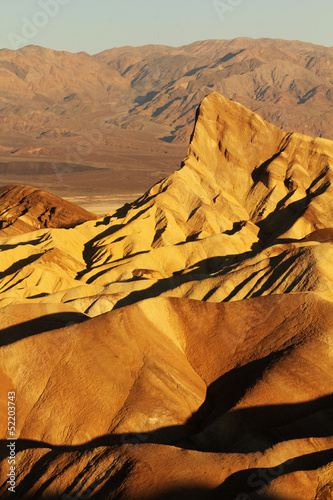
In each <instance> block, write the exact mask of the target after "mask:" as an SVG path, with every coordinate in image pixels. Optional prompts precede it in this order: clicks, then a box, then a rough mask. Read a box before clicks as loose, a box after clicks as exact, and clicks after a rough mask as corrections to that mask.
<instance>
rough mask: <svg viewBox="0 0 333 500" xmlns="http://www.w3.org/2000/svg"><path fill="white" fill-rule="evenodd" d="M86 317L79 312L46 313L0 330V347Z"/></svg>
mask: <svg viewBox="0 0 333 500" xmlns="http://www.w3.org/2000/svg"><path fill="white" fill-rule="evenodd" d="M88 319H90V318H88V317H87V316H85V315H84V314H82V313H80V312H77V313H76V312H60V313H54V314H47V315H45V316H41V317H40V318H36V319H31V320H29V321H24V322H23V323H19V324H17V325H13V326H9V327H8V328H3V329H2V330H0V347H3V346H6V345H9V344H13V343H14V342H17V341H18V340H22V339H25V338H28V337H33V336H34V335H37V334H39V333H43V332H49V331H51V330H58V329H59V328H64V327H65V326H69V325H72V324H75V323H83V322H84V321H87V320H88Z"/></svg>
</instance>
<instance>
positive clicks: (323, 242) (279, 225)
mask: <svg viewBox="0 0 333 500" xmlns="http://www.w3.org/2000/svg"><path fill="white" fill-rule="evenodd" d="M132 64H133V63H132ZM332 167H333V142H332V141H331V140H329V139H324V138H318V137H317V138H311V137H309V136H307V135H302V134H300V133H298V132H286V131H283V130H281V129H280V128H278V127H276V126H275V125H273V124H270V123H268V122H267V121H265V120H264V119H263V118H262V117H261V116H260V115H258V114H257V113H254V112H253V111H251V110H250V109H248V108H246V107H245V106H243V105H242V104H240V103H238V102H235V101H231V100H229V99H227V98H226V97H224V96H222V95H221V94H219V93H217V92H212V93H210V94H209V95H207V96H206V97H205V98H204V99H203V100H202V102H201V104H200V106H199V107H198V109H197V110H196V113H195V126H194V129H193V131H192V134H191V139H190V144H189V146H188V150H187V155H186V156H185V158H184V160H183V161H182V163H181V166H180V168H179V169H178V170H176V171H175V172H174V173H172V174H171V175H169V176H168V177H166V178H164V179H162V180H161V181H159V182H158V183H156V184H155V185H153V186H152V187H151V188H150V189H149V190H148V191H146V193H145V194H144V195H142V196H141V197H139V198H137V199H136V200H135V201H133V202H131V203H127V204H125V205H124V206H123V207H121V208H119V209H117V210H112V211H110V212H109V213H108V214H107V215H106V216H104V217H101V218H98V219H96V217H95V216H94V215H93V214H89V213H87V212H85V213H84V214H83V213H82V212H81V213H80V214H79V212H78V210H76V209H75V207H73V206H72V205H66V207H64V205H63V204H62V201H61V200H59V199H58V198H55V197H51V196H50V197H49V196H48V194H47V193H45V192H42V193H40V192H36V190H34V188H30V187H28V186H26V187H23V186H16V187H15V186H11V187H10V188H7V189H6V190H5V196H6V198H5V202H4V203H8V197H10V195H11V193H12V196H15V206H16V207H17V208H16V209H15V214H16V215H15V218H14V219H11V218H9V219H8V220H7V224H6V228H5V229H6V230H7V233H5V235H4V236H3V237H2V238H0V246H1V252H0V265H1V273H0V307H1V308H0V315H1V320H2V330H1V348H0V375H1V381H2V383H1V390H2V392H1V393H0V403H1V405H0V408H1V419H0V422H1V427H0V430H1V439H2V441H1V443H2V444H3V445H4V444H5V443H6V437H7V393H8V391H13V390H15V391H16V393H17V429H16V433H17V434H16V437H17V438H18V440H17V443H16V447H17V470H18V475H17V477H16V493H17V495H18V496H19V498H22V499H23V500H24V499H27V500H28V499H32V498H49V499H51V498H62V499H66V498H67V499H68V498H91V499H115V498H123V499H126V500H138V499H147V500H148V499H167V498H175V499H177V498H179V499H183V498H189V499H193V498H197V499H204V498H212V499H213V498H216V499H217V498H223V499H226V500H229V499H230V500H235V499H237V500H244V499H247V500H248V499H266V500H268V499H271V500H272V499H283V500H313V499H315V500H327V499H329V498H331V497H332V494H333V482H332V477H333V453H332V449H333V436H332V388H333V372H332V356H333V350H332V332H333V322H332V320H333V306H332V300H333V294H332V291H333V288H332V287H333V284H332V283H333V270H332V263H331V262H332V259H331V254H330V252H331V251H332V246H331V245H332V239H333V229H332V228H333V207H332V195H333V193H332ZM27 194H28V195H29V196H38V199H39V200H41V203H44V204H45V205H46V209H45V211H43V210H39V211H38V212H37V213H35V212H33V211H32V210H31V209H30V206H29V204H27ZM52 196H53V195H52ZM0 202H1V198H0ZM20 206H22V208H23V209H22V211H21V212H20V211H19V209H18V207H20ZM52 207H54V210H53V209H52ZM57 207H58V208H57ZM65 208H66V210H68V211H69V212H66V214H65V213H64V209H65ZM0 210H2V213H3V214H4V216H5V215H6V213H7V212H6V209H5V208H4V209H1V203H0ZM71 210H72V212H73V220H72V221H71V222H70V219H71V216H70V211H71ZM55 213H56V214H57V213H58V214H62V216H61V217H60V216H59V217H58V218H57V217H55V218H54V219H52V217H49V214H51V215H53V214H55ZM40 214H47V216H45V217H44V218H41V215H40ZM65 215H66V217H65ZM78 215H80V217H84V218H85V219H84V220H80V221H76V220H75V217H77V216H78ZM27 217H28V220H29V226H33V220H34V218H35V219H37V220H38V221H39V223H40V224H43V226H42V228H40V226H38V225H36V226H35V227H36V229H37V230H34V231H29V228H27V227H26V225H24V224H21V223H20V221H22V222H26V220H27V219H26V218H27ZM12 225H13V226H14V227H13V233H12V234H13V235H11V234H10V228H11V226H12ZM3 449H4V450H5V451H4V452H2V455H1V459H2V462H1V472H0V494H1V497H2V498H4V499H6V498H9V495H10V494H9V492H8V490H7V485H6V480H7V478H6V473H7V472H6V471H7V450H6V449H5V447H3Z"/></svg>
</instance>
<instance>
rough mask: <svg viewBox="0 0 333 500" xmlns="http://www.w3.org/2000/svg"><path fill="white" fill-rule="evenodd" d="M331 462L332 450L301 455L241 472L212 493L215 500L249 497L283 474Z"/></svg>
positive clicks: (315, 467) (233, 475)
mask: <svg viewBox="0 0 333 500" xmlns="http://www.w3.org/2000/svg"><path fill="white" fill-rule="evenodd" d="M331 462H333V449H329V450H325V451H319V452H315V453H309V454H308V455H302V456H300V457H297V458H294V459H291V460H288V461H286V462H284V463H282V464H280V465H279V466H277V467H271V468H256V469H246V470H241V471H238V472H235V473H234V474H232V475H231V476H229V477H228V478H227V479H226V480H225V481H224V482H223V484H222V485H221V486H219V487H218V488H216V489H215V490H214V493H216V495H217V496H216V498H230V499H233V498H234V497H236V496H237V495H239V494H240V493H243V494H244V496H245V495H246V494H247V495H251V494H253V493H255V492H256V491H258V490H260V489H262V488H265V487H266V486H268V485H269V484H270V483H271V482H272V481H274V480H275V479H277V478H278V477H281V476H283V475H285V474H290V473H293V472H297V471H311V470H316V469H319V468H322V467H325V466H326V465H328V464H330V463H331ZM226 495H227V496H226ZM266 498H267V497H266Z"/></svg>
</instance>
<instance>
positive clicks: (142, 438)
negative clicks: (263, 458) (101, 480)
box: [0, 396, 333, 458]
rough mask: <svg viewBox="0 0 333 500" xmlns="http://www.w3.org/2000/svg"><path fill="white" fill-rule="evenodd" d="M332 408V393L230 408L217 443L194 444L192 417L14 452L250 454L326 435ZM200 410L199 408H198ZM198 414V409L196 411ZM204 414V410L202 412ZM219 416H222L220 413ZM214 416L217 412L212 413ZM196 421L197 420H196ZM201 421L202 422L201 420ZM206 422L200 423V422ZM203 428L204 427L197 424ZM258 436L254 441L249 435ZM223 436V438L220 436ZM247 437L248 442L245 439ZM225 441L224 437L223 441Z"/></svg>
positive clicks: (22, 443)
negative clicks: (132, 449) (158, 449)
mask: <svg viewBox="0 0 333 500" xmlns="http://www.w3.org/2000/svg"><path fill="white" fill-rule="evenodd" d="M328 409H329V410H332V409H333V396H324V397H321V398H318V399H315V400H312V401H307V402H304V403H294V404H281V405H268V406H255V407H251V408H245V409H240V410H237V409H236V410H232V411H231V412H230V413H229V416H231V418H229V420H228V425H229V427H230V428H229V427H228V425H227V426H225V428H224V433H225V434H228V433H229V434H230V437H231V438H232V439H234V440H235V441H236V444H234V443H233V442H231V443H227V442H226V443H225V444H221V443H218V437H217V436H213V443H209V442H208V443H204V444H203V445H200V444H198V441H196V440H195V439H192V437H193V438H195V437H196V432H197V431H200V425H198V422H196V425H194V422H193V420H192V419H193V417H192V418H191V419H189V421H188V422H187V423H186V424H184V425H178V426H177V425H175V426H168V427H163V428H160V429H157V430H155V431H150V432H129V433H123V434H106V435H103V436H99V437H97V438H94V439H92V440H91V441H89V442H85V443H82V444H77V445H54V444H50V443H45V442H41V441H35V440H30V439H18V440H17V441H16V452H17V453H18V452H20V451H23V450H26V449H38V448H44V449H49V450H50V453H52V454H51V455H49V456H50V457H53V456H55V455H56V454H57V453H59V452H67V453H70V452H81V453H84V452H86V451H88V450H92V449H94V448H100V447H117V446H122V445H130V446H133V445H134V446H136V445H140V444H159V445H166V446H176V447H179V448H182V449H188V450H195V451H202V452H213V453H246V454H247V453H253V452H258V451H261V452H262V451H264V450H265V449H267V448H268V447H271V446H273V445H275V444H277V443H280V442H286V441H289V440H293V439H309V438H326V437H330V436H331V435H332V428H331V417H332V412H331V411H330V412H327V410H328ZM201 411H202V410H201ZM321 411H322V412H327V413H326V414H325V415H327V417H328V418H327V422H326V423H325V424H324V425H323V424H322V422H321V423H320V425H319V426H317V427H314V426H313V425H312V423H313V420H312V419H311V417H312V416H313V415H314V414H316V415H318V414H319V413H320V412H321ZM198 412H199V413H200V409H199V410H198ZM204 413H206V409H205V412H204ZM220 416H223V415H220ZM196 417H197V418H198V420H202V414H201V415H200V419H199V415H196ZM216 417H217V415H216ZM306 418H308V419H309V420H308V421H309V422H310V424H311V425H309V426H308V428H304V427H303V428H302V429H298V430H296V431H294V433H293V424H296V425H295V426H294V427H295V428H296V429H297V425H298V422H299V421H301V420H303V421H304V420H305V419H306ZM199 424H200V422H199ZM201 424H203V422H201ZM205 424H206V422H204V425H205ZM282 426H284V432H285V431H286V429H288V426H289V429H290V430H289V432H288V435H287V434H284V433H280V431H279V429H280V428H281V427H282ZM201 428H202V429H203V430H204V426H203V425H202V427H201ZM256 436H257V437H258V440H257V441H255V440H254V439H253V437H256ZM262 436H265V437H266V442H265V443H263V442H261V441H260V437H262ZM223 439H224V438H223ZM246 440H248V442H246ZM226 441H227V440H226ZM7 443H8V441H6V440H2V441H0V445H1V446H0V449H2V450H4V451H3V452H2V453H1V456H0V458H5V457H6V456H7V452H6V444H7Z"/></svg>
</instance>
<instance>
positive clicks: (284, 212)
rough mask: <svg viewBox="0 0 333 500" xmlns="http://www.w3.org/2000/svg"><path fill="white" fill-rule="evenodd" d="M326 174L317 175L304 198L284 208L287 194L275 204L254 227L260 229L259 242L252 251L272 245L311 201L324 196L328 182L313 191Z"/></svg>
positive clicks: (304, 210)
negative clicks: (273, 208) (272, 209)
mask: <svg viewBox="0 0 333 500" xmlns="http://www.w3.org/2000/svg"><path fill="white" fill-rule="evenodd" d="M326 173H327V169H324V170H323V171H322V172H321V173H320V174H319V175H318V177H317V178H316V179H315V180H314V181H313V182H312V184H311V185H310V187H309V188H308V189H307V190H306V196H304V198H302V199H300V200H297V201H294V202H293V203H290V204H289V205H287V206H285V203H286V201H287V200H288V198H289V197H290V194H292V193H288V194H287V195H286V196H285V198H283V199H282V200H281V201H280V202H279V203H278V204H277V206H276V208H275V210H274V211H273V212H271V213H270V214H269V215H268V216H267V217H266V218H265V219H262V220H260V221H258V222H256V225H257V226H258V227H259V229H260V230H259V233H258V238H259V242H258V243H255V244H254V245H253V250H260V249H261V248H262V247H267V246H270V245H272V244H274V243H275V242H276V240H277V238H279V236H281V235H282V234H284V233H286V232H287V231H289V229H291V228H292V226H293V225H294V224H295V223H296V222H297V220H298V219H299V218H300V217H302V215H304V213H305V212H306V210H307V209H308V207H309V205H310V203H311V202H312V200H313V199H314V198H316V197H318V196H320V195H321V194H324V193H325V192H326V190H327V189H328V188H329V187H330V185H331V183H330V181H329V180H326V181H325V182H323V183H322V184H321V185H320V186H318V187H317V189H314V190H313V188H314V187H315V186H316V184H317V183H318V182H319V181H321V180H322V179H323V178H324V177H325V175H326Z"/></svg>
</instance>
